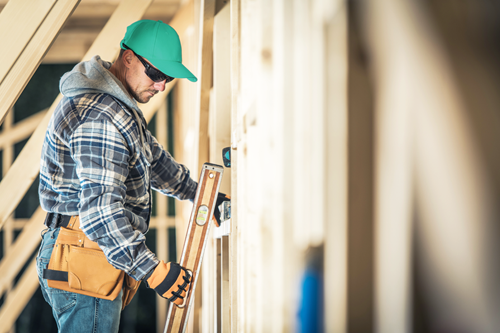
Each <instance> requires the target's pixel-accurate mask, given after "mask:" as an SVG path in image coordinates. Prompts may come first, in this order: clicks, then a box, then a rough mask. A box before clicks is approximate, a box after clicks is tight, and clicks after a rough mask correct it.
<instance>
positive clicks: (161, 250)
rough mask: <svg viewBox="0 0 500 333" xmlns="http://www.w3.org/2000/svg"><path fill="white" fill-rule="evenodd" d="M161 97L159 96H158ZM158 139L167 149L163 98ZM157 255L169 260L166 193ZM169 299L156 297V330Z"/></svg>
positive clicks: (159, 207)
mask: <svg viewBox="0 0 500 333" xmlns="http://www.w3.org/2000/svg"><path fill="white" fill-rule="evenodd" d="M157 97H159V96H157ZM155 125H156V139H157V140H158V143H160V144H161V145H162V146H163V147H164V148H165V149H166V147H167V100H166V99H163V103H162V105H161V106H160V109H159V110H158V112H157V113H156V124H155ZM155 195H156V200H155V202H154V203H155V206H156V220H157V221H158V223H157V224H156V255H157V256H158V258H159V259H160V260H164V261H165V262H168V259H169V254H168V201H167V197H166V196H165V195H162V194H160V193H158V192H157V193H156V194H155ZM167 307H168V304H167V300H166V299H164V298H163V297H156V331H157V332H158V333H161V332H163V326H164V325H165V320H166V319H167Z"/></svg>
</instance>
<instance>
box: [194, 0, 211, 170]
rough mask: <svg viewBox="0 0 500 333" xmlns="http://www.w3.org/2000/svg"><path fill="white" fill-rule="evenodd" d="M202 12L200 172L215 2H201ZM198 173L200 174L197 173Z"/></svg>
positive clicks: (205, 139)
mask: <svg viewBox="0 0 500 333" xmlns="http://www.w3.org/2000/svg"><path fill="white" fill-rule="evenodd" d="M200 10H201V11H200V13H201V15H200V35H199V36H200V40H199V49H198V52H199V54H198V94H197V103H196V105H197V106H196V110H197V112H198V113H199V114H198V115H197V119H196V123H197V127H198V139H197V140H198V163H197V165H198V170H201V167H202V165H203V163H205V162H206V161H208V109H209V99H210V88H211V87H212V66H213V29H214V15H215V0H201V8H200ZM193 172H194V170H193ZM196 173H198V172H197V171H196ZM196 173H195V174H196Z"/></svg>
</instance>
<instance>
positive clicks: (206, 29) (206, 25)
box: [191, 0, 215, 332]
mask: <svg viewBox="0 0 500 333" xmlns="http://www.w3.org/2000/svg"><path fill="white" fill-rule="evenodd" d="M214 15H215V0H201V3H200V30H199V31H200V32H199V48H198V76H197V77H198V92H197V96H196V112H197V114H196V121H195V123H196V127H197V129H198V133H197V135H196V141H197V149H195V151H197V153H198V154H197V155H198V156H197V163H195V165H197V170H191V171H192V172H193V173H194V174H198V173H199V170H201V168H202V166H203V163H205V162H206V161H208V160H209V156H208V150H209V147H208V120H209V119H208V115H209V107H210V89H211V87H212V66H213V28H214ZM204 278H205V276H204V274H203V273H202V274H200V275H199V279H201V283H200V287H201V286H202V285H203V284H204V283H203V279H204ZM202 293H203V288H196V293H195V299H194V307H193V312H192V316H191V318H192V320H193V325H191V329H192V330H193V332H199V331H200V329H201V328H200V326H199V325H200V322H201V309H202V304H203V299H202V297H203V296H202Z"/></svg>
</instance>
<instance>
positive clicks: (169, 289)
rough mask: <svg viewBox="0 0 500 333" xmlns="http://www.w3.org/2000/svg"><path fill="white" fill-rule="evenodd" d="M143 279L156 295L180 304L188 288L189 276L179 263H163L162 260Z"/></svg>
mask: <svg viewBox="0 0 500 333" xmlns="http://www.w3.org/2000/svg"><path fill="white" fill-rule="evenodd" d="M148 275H149V274H148ZM145 280H146V285H147V286H148V288H151V289H154V290H155V291H156V292H157V293H158V295H160V296H161V297H163V298H166V299H168V300H169V301H171V302H173V303H175V304H177V305H181V304H182V303H183V302H184V297H186V293H187V291H188V289H189V286H190V283H191V281H190V280H191V276H190V275H189V273H188V272H187V270H186V269H185V268H184V267H181V265H179V264H177V263H175V262H169V263H164V262H163V260H162V261H161V262H160V263H159V264H158V266H156V268H155V269H154V271H153V272H152V273H151V274H150V276H146V278H145Z"/></svg>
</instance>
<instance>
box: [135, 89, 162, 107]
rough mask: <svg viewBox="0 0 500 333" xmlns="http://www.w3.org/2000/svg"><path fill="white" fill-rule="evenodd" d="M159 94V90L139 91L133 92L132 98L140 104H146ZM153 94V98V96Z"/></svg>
mask: <svg viewBox="0 0 500 333" xmlns="http://www.w3.org/2000/svg"><path fill="white" fill-rule="evenodd" d="M157 93H158V90H143V91H140V92H137V91H131V95H132V97H133V98H134V99H135V100H136V101H137V102H139V103H142V104H145V103H147V102H149V100H150V99H151V97H153V96H154V95H156V94H157ZM151 94H153V96H151Z"/></svg>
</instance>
